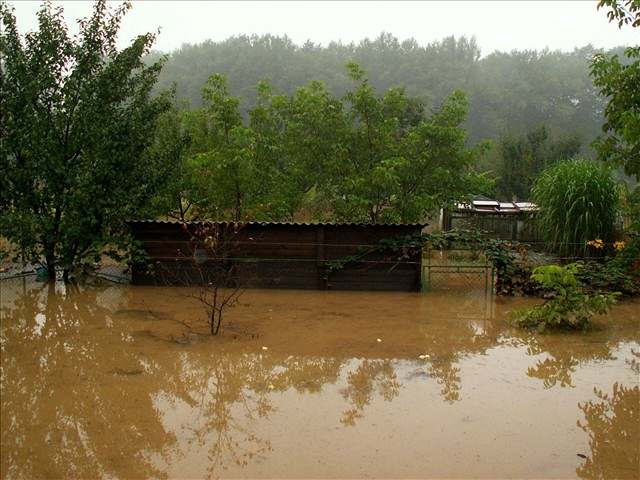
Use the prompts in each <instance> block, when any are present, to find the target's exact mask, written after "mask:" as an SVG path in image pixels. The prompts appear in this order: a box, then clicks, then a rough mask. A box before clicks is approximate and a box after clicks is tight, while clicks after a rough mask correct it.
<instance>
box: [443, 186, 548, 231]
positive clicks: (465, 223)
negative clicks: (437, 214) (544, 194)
mask: <svg viewBox="0 0 640 480" xmlns="http://www.w3.org/2000/svg"><path fill="white" fill-rule="evenodd" d="M537 211H538V207H537V206H536V204H535V203H532V202H500V201H498V200H491V199H487V198H484V197H481V198H477V199H474V200H473V201H472V202H470V203H458V204H456V205H454V207H453V208H451V209H443V210H442V215H441V229H442V230H443V231H449V230H452V229H459V228H466V229H478V230H481V231H484V232H486V233H487V234H488V235H490V236H492V237H494V238H501V239H504V240H518V241H522V242H536V241H538V240H539V237H540V235H539V232H538V230H537V228H536V225H535V220H534V217H535V214H536V213H537Z"/></svg>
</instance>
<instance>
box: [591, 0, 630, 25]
mask: <svg viewBox="0 0 640 480" xmlns="http://www.w3.org/2000/svg"><path fill="white" fill-rule="evenodd" d="M602 7H609V11H608V12H607V18H608V19H609V21H610V22H618V28H622V26H623V25H629V24H630V25H631V26H632V27H639V26H640V1H638V0H599V1H598V10H600V9H601V8H602Z"/></svg>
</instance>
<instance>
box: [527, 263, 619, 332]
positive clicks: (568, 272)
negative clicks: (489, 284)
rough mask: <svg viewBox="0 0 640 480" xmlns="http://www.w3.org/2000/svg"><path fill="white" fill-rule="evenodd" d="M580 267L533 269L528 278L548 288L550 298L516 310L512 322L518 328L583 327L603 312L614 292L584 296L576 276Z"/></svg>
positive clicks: (612, 300) (614, 299)
mask: <svg viewBox="0 0 640 480" xmlns="http://www.w3.org/2000/svg"><path fill="white" fill-rule="evenodd" d="M580 269H581V266H580V265H579V264H577V263H571V264H569V265H565V266H560V265H544V266H541V267H537V268H536V269H534V271H533V274H532V275H531V278H532V279H533V280H535V281H537V282H538V283H540V284H541V285H542V286H543V287H544V288H545V289H547V290H549V291H550V292H551V293H552V295H553V298H551V299H548V300H546V301H545V302H544V303H543V304H542V305H537V306H535V307H533V308H530V309H525V310H519V311H517V312H515V314H514V322H515V323H516V324H517V325H518V326H521V327H525V328H536V329H537V330H538V331H544V330H545V329H548V328H564V329H584V328H586V327H587V326H588V325H589V323H590V321H591V318H592V317H593V316H594V315H598V314H605V313H607V312H608V311H609V308H610V307H611V306H612V305H613V304H615V303H616V299H617V297H618V296H619V295H620V294H619V293H618V292H614V293H607V294H600V293H598V294H595V295H587V294H585V293H583V291H582V285H581V284H580V282H579V281H578V279H577V278H576V274H577V273H578V272H579V271H580Z"/></svg>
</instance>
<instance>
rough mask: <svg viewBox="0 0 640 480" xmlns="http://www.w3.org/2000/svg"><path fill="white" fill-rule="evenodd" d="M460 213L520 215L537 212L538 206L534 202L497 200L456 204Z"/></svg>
mask: <svg viewBox="0 0 640 480" xmlns="http://www.w3.org/2000/svg"><path fill="white" fill-rule="evenodd" d="M456 208H457V210H458V211H471V212H476V213H498V214H499V213H511V214H512V213H519V212H535V211H536V210H538V206H537V205H536V204H535V203H532V202H499V201H497V200H473V202H472V203H471V204H469V203H458V204H456Z"/></svg>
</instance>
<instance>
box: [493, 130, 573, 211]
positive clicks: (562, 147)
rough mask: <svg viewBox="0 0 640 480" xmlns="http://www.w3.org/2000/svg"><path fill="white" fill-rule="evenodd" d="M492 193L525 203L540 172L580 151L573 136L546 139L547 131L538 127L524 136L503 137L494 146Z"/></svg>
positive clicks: (548, 137)
mask: <svg viewBox="0 0 640 480" xmlns="http://www.w3.org/2000/svg"><path fill="white" fill-rule="evenodd" d="M496 150H497V152H496V153H497V158H496V159H495V160H494V161H495V162H496V173H497V176H498V181H497V185H496V193H497V195H498V197H499V198H501V199H503V200H508V201H511V200H513V199H514V198H515V199H516V200H529V199H530V196H531V186H532V185H533V182H534V181H535V179H536V178H537V176H538V175H539V174H540V172H541V171H542V170H544V169H545V168H547V167H549V166H551V165H552V164H554V163H556V162H559V161H560V160H566V159H568V158H571V157H574V156H576V155H577V154H578V153H579V151H580V140H579V139H578V138H577V137H576V136H575V135H564V136H561V137H559V138H553V139H552V138H550V135H549V130H548V129H547V128H546V127H545V126H544V125H540V126H538V127H536V128H534V129H533V130H530V131H528V132H527V133H526V134H525V135H510V134H507V135H503V136H502V137H501V138H500V139H499V141H498V144H497V149H496Z"/></svg>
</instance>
